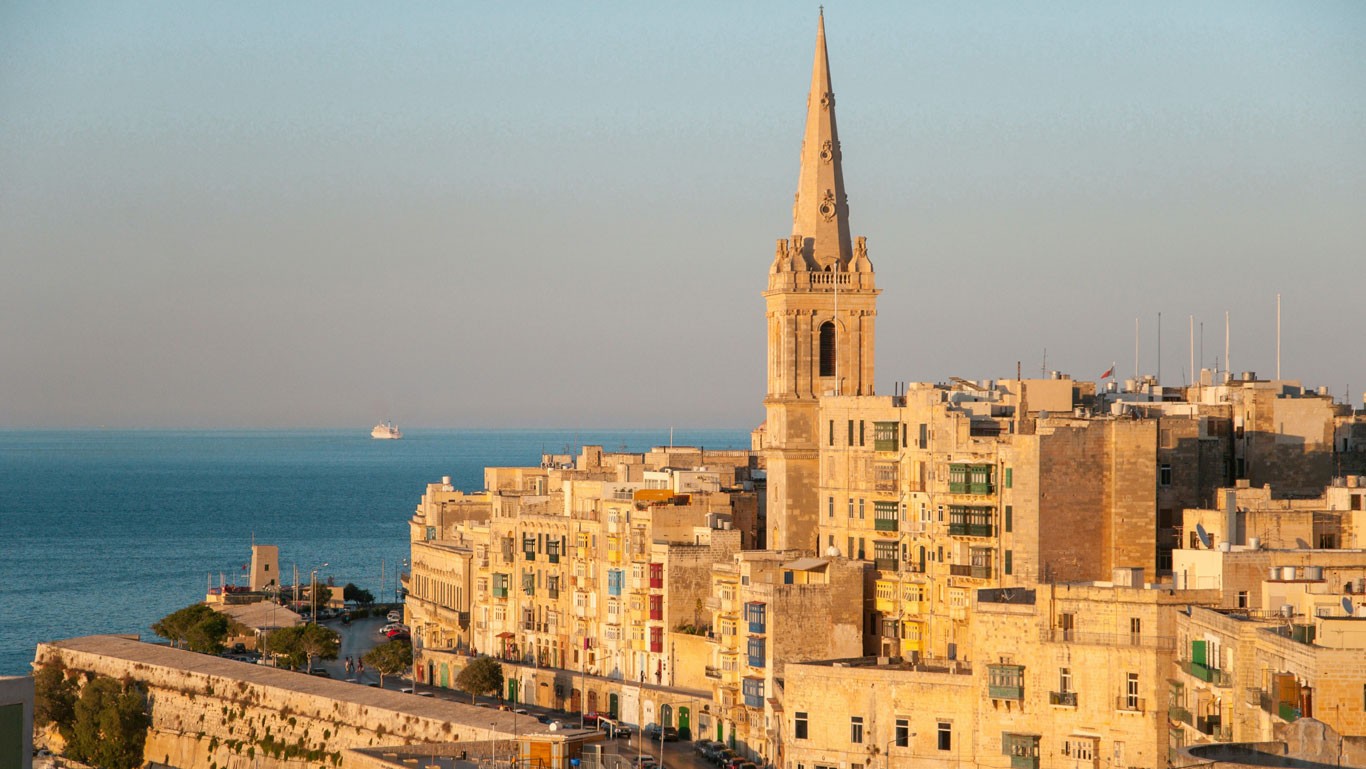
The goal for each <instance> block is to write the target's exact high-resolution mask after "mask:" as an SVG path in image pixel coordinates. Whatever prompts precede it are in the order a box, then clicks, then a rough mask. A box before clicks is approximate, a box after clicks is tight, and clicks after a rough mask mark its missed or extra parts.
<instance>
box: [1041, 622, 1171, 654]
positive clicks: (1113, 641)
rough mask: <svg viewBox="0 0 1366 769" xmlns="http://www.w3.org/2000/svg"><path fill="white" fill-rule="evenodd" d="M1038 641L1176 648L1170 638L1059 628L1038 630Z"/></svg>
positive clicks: (1167, 649)
mask: <svg viewBox="0 0 1366 769" xmlns="http://www.w3.org/2000/svg"><path fill="white" fill-rule="evenodd" d="M1039 640H1040V641H1045V642H1052V643H1074V644H1087V645H1089V646H1137V647H1140V648H1144V649H1157V650H1159V651H1171V650H1173V649H1175V648H1176V639H1175V638H1174V637H1172V636H1161V635H1141V634H1140V635H1134V634H1133V633H1091V632H1083V631H1081V630H1064V629H1063V628H1060V627H1041V628H1039Z"/></svg>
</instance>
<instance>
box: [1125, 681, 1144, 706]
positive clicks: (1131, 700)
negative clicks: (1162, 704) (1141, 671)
mask: <svg viewBox="0 0 1366 769" xmlns="http://www.w3.org/2000/svg"><path fill="white" fill-rule="evenodd" d="M1124 709H1125V710H1142V709H1143V708H1142V707H1140V700H1139V699H1138V674H1137V673H1130V674H1128V676H1127V677H1126V678H1125V682H1124Z"/></svg>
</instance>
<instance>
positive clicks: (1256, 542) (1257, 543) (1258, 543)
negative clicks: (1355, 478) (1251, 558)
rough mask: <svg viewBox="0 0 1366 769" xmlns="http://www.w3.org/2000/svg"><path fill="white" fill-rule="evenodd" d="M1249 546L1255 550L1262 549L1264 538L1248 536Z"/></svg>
mask: <svg viewBox="0 0 1366 769" xmlns="http://www.w3.org/2000/svg"><path fill="white" fill-rule="evenodd" d="M1247 546H1248V547H1249V548H1251V549H1253V550H1261V549H1262V538H1261V537H1248V538H1247Z"/></svg>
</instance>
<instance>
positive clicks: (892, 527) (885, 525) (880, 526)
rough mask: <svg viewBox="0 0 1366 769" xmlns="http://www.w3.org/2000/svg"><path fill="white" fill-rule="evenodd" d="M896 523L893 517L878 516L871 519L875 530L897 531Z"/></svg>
mask: <svg viewBox="0 0 1366 769" xmlns="http://www.w3.org/2000/svg"><path fill="white" fill-rule="evenodd" d="M897 524H898V521H897V520H896V519H895V518H892V519H887V518H878V519H877V520H875V521H873V529H874V530H876V531H897V530H898V529H899V528H900V527H899V526H898V525H897Z"/></svg>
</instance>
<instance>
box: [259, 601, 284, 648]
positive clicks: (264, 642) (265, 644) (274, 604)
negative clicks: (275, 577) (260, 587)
mask: <svg viewBox="0 0 1366 769" xmlns="http://www.w3.org/2000/svg"><path fill="white" fill-rule="evenodd" d="M265 593H266V595H267V596H269V597H270V632H268V633H266V634H265V635H264V636H262V637H261V661H262V662H265V660H266V656H267V655H268V654H269V653H270V649H269V647H270V633H271V632H274V631H275V628H276V625H275V610H276V609H278V608H280V587H279V585H267V586H266V589H265Z"/></svg>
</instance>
